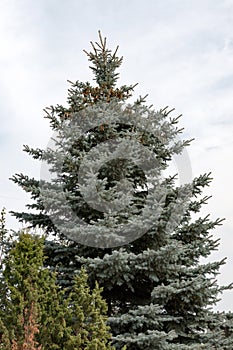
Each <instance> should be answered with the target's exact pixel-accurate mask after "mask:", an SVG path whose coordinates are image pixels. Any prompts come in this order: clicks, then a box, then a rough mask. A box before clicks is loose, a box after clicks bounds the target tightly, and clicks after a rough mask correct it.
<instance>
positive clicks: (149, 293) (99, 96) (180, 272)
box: [12, 33, 233, 350]
mask: <svg viewBox="0 0 233 350" xmlns="http://www.w3.org/2000/svg"><path fill="white" fill-rule="evenodd" d="M99 39H100V40H99V42H97V43H95V44H93V43H91V44H92V49H93V50H92V51H91V52H86V54H87V56H88V59H89V61H90V62H91V67H90V68H91V69H92V71H93V73H94V77H95V82H96V85H95V86H92V85H91V84H90V83H89V82H86V83H83V82H80V81H76V82H70V84H71V87H70V89H69V90H68V92H69V93H68V106H67V107H64V106H62V105H56V106H51V107H49V108H48V109H46V110H45V111H46V118H48V119H49V121H50V125H51V128H52V130H53V131H54V136H53V140H51V142H50V144H49V147H48V148H47V149H46V150H41V149H33V148H30V147H28V146H25V147H24V150H25V151H26V152H27V153H28V154H29V155H31V156H32V157H33V158H35V159H37V160H39V161H42V163H43V164H44V165H43V166H42V178H41V180H36V179H34V178H29V177H28V176H26V175H23V174H16V175H15V176H13V178H12V180H13V181H14V182H15V183H17V184H18V185H19V186H21V187H22V188H23V189H24V190H25V191H27V192H29V193H31V197H32V199H34V203H33V204H30V205H28V206H27V207H28V210H29V212H21V213H18V212H13V215H14V216H15V217H16V218H17V219H19V220H20V221H21V222H26V223H27V224H28V225H29V226H30V227H34V228H35V227H40V228H42V229H43V230H44V232H45V234H47V240H46V242H45V251H46V256H47V259H46V264H47V266H49V267H50V268H51V269H56V271H58V283H59V284H60V286H61V287H63V288H67V287H69V286H70V287H71V285H72V279H73V276H74V274H75V273H76V272H77V271H79V270H80V269H81V268H82V267H83V266H84V267H85V269H86V270H87V272H88V276H89V280H88V283H89V285H90V286H91V287H93V286H94V282H95V280H97V281H98V283H99V285H100V286H101V287H103V288H104V291H103V297H104V298H105V299H106V301H107V304H108V316H109V321H108V322H109V325H110V326H111V332H112V334H113V345H114V346H115V347H116V349H120V348H121V347H122V346H123V345H126V346H127V349H128V350H151V349H153V350H154V349H158V350H163V349H164V350H165V349H179V350H180V349H190V350H194V349H232V347H233V339H232V327H231V326H230V324H231V316H230V315H228V314H225V313H215V312H213V310H212V306H213V305H214V304H216V302H217V301H218V300H219V293H221V292H222V291H223V290H225V289H228V288H231V286H224V287H221V286H219V285H218V283H217V281H216V276H217V274H218V273H219V269H220V267H221V266H222V265H223V264H224V263H225V259H224V260H222V261H216V262H212V263H210V262H209V263H203V264H201V263H200V259H201V258H207V257H208V256H209V255H210V254H211V253H212V252H213V250H216V249H217V247H218V243H219V242H218V241H217V240H215V239H214V238H213V237H212V234H211V232H212V230H213V229H215V228H216V227H218V225H220V224H221V221H222V220H221V219H216V220H214V221H212V220H210V218H209V216H207V217H201V216H200V217H199V218H197V219H194V215H193V214H195V217H197V215H198V213H199V212H200V210H201V208H202V206H203V205H205V204H206V203H207V201H208V197H206V196H203V195H202V191H203V189H204V188H205V187H206V186H209V184H210V182H211V177H210V174H203V175H201V176H199V177H197V178H195V179H193V180H192V181H191V182H190V183H187V184H181V185H179V186H178V185H177V182H176V178H175V176H167V177H163V174H164V171H165V170H166V169H167V167H168V166H169V164H170V161H171V160H172V157H173V156H175V155H178V154H181V153H182V151H183V150H184V148H185V147H186V146H188V145H189V143H190V141H191V140H180V139H179V136H180V134H181V133H182V129H179V128H178V126H177V124H178V121H179V118H177V117H171V114H170V112H171V111H169V110H168V109H167V108H164V109H160V110H158V111H155V110H153V108H152V107H147V106H146V103H145V98H141V97H140V98H139V99H138V100H136V102H134V103H131V104H129V103H127V99H129V97H131V96H132V93H133V91H134V87H135V85H130V86H121V87H117V86H116V84H117V80H118V73H117V72H116V70H117V68H119V67H120V65H121V63H122V57H118V56H117V50H116V51H115V52H112V51H111V50H109V49H108V48H107V46H106V39H103V38H102V37H101V34H100V33H99ZM35 210H36V212H35ZM30 211H31V212H30Z"/></svg>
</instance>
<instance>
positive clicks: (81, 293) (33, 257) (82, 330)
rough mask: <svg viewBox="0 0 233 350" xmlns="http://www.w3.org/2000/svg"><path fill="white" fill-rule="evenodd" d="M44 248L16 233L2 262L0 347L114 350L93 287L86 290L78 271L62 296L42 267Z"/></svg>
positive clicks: (101, 302)
mask: <svg viewBox="0 0 233 350" xmlns="http://www.w3.org/2000/svg"><path fill="white" fill-rule="evenodd" d="M43 246H44V239H43V238H39V237H37V236H35V237H34V236H31V234H25V233H21V234H20V236H19V240H18V241H16V242H15V243H14V245H13V247H12V249H11V250H10V251H9V254H8V255H7V256H6V257H5V259H4V262H5V268H4V271H3V276H4V279H5V282H6V286H7V297H6V298H3V300H4V302H5V305H4V309H1V317H0V335H1V340H0V349H4V350H10V349H12V350H27V349H28V350H29V349H30V350H36V349H38V350H43V349H46V350H55V349H64V350H71V349H72V350H75V349H77V350H81V349H83V350H84V349H85V350H94V349H95V350H113V347H111V346H110V345H109V341H110V339H111V335H110V333H109V326H107V325H106V319H107V317H106V311H107V305H106V303H105V301H104V300H103V299H102V297H101V289H100V288H99V286H98V284H96V286H95V288H94V289H93V290H92V291H91V290H90V288H89V287H88V285H87V274H86V272H85V271H84V269H82V270H81V272H80V274H79V275H76V276H75V279H74V284H73V287H72V291H71V292H70V293H69V294H68V296H67V297H65V296H64V291H62V290H60V288H59V286H57V285H56V277H55V274H54V273H51V272H50V271H49V270H48V269H47V268H44V267H43V259H44V257H43ZM1 297H3V296H1Z"/></svg>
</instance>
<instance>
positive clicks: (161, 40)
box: [0, 0, 233, 310]
mask: <svg viewBox="0 0 233 350" xmlns="http://www.w3.org/2000/svg"><path fill="white" fill-rule="evenodd" d="M98 30H101V32H102V34H103V36H107V40H108V45H109V47H110V48H112V49H115V47H116V46H117V45H119V54H120V55H122V56H123V57H124V61H123V64H122V67H121V69H120V71H119V73H120V79H119V85H123V84H127V85H128V84H134V83H139V84H138V86H137V87H136V88H135V94H134V97H135V99H136V98H138V96H139V95H142V96H144V95H146V94H149V95H148V98H147V103H148V105H150V104H153V106H154V108H155V109H160V108H163V107H165V106H169V107H171V108H175V111H174V112H173V116H175V115H179V114H182V117H181V119H180V127H184V133H183V138H195V140H194V141H193V142H192V144H191V146H189V147H188V148H187V154H188V157H189V160H190V163H191V166H192V176H193V177H195V176H198V175H200V174H203V173H209V172H211V173H212V177H213V181H212V183H211V185H210V186H209V188H208V190H206V191H205V192H204V194H206V195H212V198H211V199H210V200H209V203H208V204H207V205H206V206H205V208H203V211H202V213H203V215H205V214H208V213H210V218H211V219H215V218H218V217H220V218H225V219H226V220H225V221H224V223H223V225H222V226H221V227H219V228H217V229H216V230H214V231H213V235H214V237H215V238H220V239H221V240H220V246H219V249H218V251H216V252H215V253H214V254H212V256H211V258H210V259H211V260H216V259H222V258H224V257H227V261H226V264H225V266H224V267H222V268H221V273H220V275H219V277H218V281H219V283H220V284H229V283H231V282H232V281H233V279H232V266H233V209H232V208H233V199H232V198H233V196H232V186H233V185H232V171H233V163H232V154H233V138H232V136H233V98H232V96H233V0H221V1H218V0H186V1H184V0H173V1H172V0H157V1H153V0H150V1H149V0H145V1H139V0H128V1H124V0H115V1H109V0H108V1H107V0H99V1H95V0H83V1H78V0H67V1H63V0H40V1H29V0H1V1H0V77H1V79H0V96H1V98H0V120H1V128H0V166H1V169H0V208H2V207H6V209H7V211H8V212H9V211H10V210H14V211H22V210H25V205H26V204H27V203H28V202H29V196H28V195H27V194H25V193H24V191H23V190H22V189H20V188H18V187H17V185H15V184H14V183H13V182H12V181H10V180H9V178H10V177H12V176H13V175H14V174H16V173H23V174H27V175H28V176H29V177H35V178H37V179H39V178H40V163H39V162H37V161H36V160H33V159H31V157H29V156H28V155H27V154H26V153H25V152H23V145H25V144H27V145H29V146H31V147H33V148H37V147H39V148H45V147H46V146H47V144H48V142H49V139H50V137H51V136H52V132H51V129H50V128H49V123H48V120H46V119H45V118H43V117H44V112H43V109H44V108H45V107H47V106H50V105H56V104H57V103H58V104H64V105H66V98H67V89H68V88H69V84H68V82H67V80H71V81H76V80H80V81H90V80H92V73H91V71H90V69H89V68H88V66H89V63H88V60H87V57H86V55H85V53H84V52H83V49H86V50H89V49H90V41H96V40H98ZM7 226H8V228H13V229H18V228H21V225H20V224H19V223H17V222H16V220H15V219H14V218H12V217H11V216H10V215H9V214H8V215H7ZM217 309H218V310H233V291H228V292H225V293H224V294H223V296H222V300H221V301H220V302H219V304H218V305H217Z"/></svg>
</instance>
